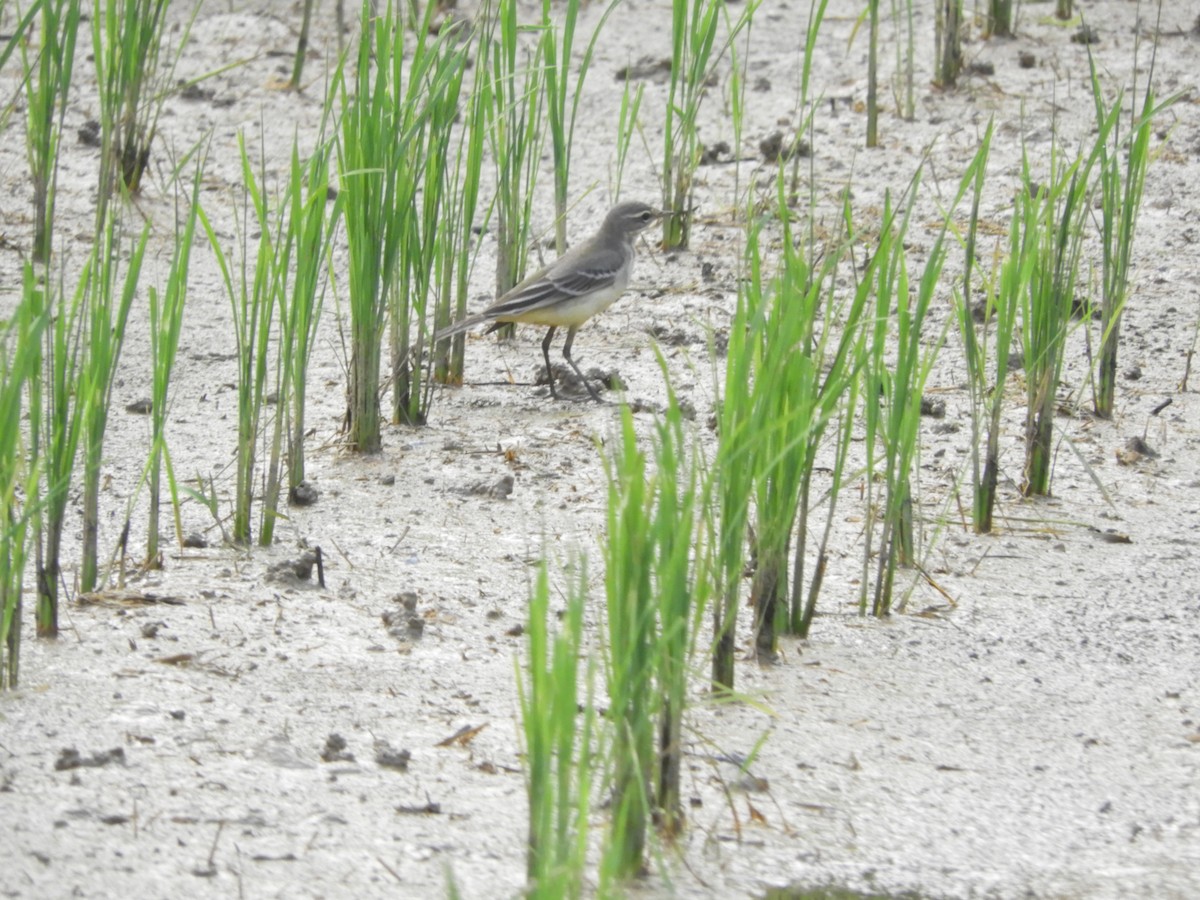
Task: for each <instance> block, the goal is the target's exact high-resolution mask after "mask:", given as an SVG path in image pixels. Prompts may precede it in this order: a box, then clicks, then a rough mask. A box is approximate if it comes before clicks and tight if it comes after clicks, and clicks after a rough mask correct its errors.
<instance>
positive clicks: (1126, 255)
mask: <svg viewBox="0 0 1200 900" xmlns="http://www.w3.org/2000/svg"><path fill="white" fill-rule="evenodd" d="M1161 12H1162V5H1161V4H1160V5H1159V13H1160V15H1161ZM1135 60H1136V53H1135ZM1088 62H1089V64H1090V67H1091V78H1092V96H1093V97H1094V99H1095V103H1096V123H1097V128H1098V129H1099V130H1100V131H1102V132H1103V131H1105V128H1104V125H1105V123H1106V122H1108V121H1109V120H1111V121H1112V123H1113V124H1112V126H1111V128H1110V129H1108V132H1109V133H1110V134H1111V141H1109V140H1105V141H1103V142H1097V149H1098V150H1099V157H1100V158H1099V161H1098V169H1097V179H1098V181H1099V183H1100V201H1101V204H1100V222H1099V225H1100V250H1101V255H1102V268H1101V279H1100V285H1101V303H1100V353H1099V361H1098V367H1097V374H1096V383H1095V387H1094V390H1093V398H1094V399H1093V405H1094V409H1095V411H1096V415H1098V416H1102V417H1104V418H1106V419H1108V418H1112V414H1113V405H1114V402H1115V395H1116V385H1117V349H1118V345H1119V343H1120V336H1121V316H1122V313H1123V312H1124V310H1125V301H1126V298H1127V296H1128V292H1129V264H1130V260H1131V258H1132V255H1133V239H1134V233H1135V230H1136V228H1137V218H1138V212H1139V210H1140V209H1141V205H1142V189H1143V187H1144V186H1145V183H1146V169H1147V167H1148V165H1149V162H1150V134H1151V126H1152V123H1153V121H1154V117H1155V115H1156V114H1157V113H1158V112H1160V111H1161V110H1162V109H1164V108H1165V107H1166V106H1168V105H1170V104H1171V103H1172V102H1174V100H1173V99H1171V100H1168V101H1167V102H1166V103H1163V104H1161V105H1159V106H1155V102H1154V88H1153V86H1152V83H1151V82H1152V80H1153V73H1154V65H1153V63H1151V66H1150V75H1149V77H1148V78H1147V83H1146V90H1145V93H1144V94H1143V95H1142V102H1141V111H1140V113H1139V112H1138V111H1137V110H1136V109H1133V110H1131V112H1130V127H1129V134H1128V135H1127V136H1126V137H1125V138H1124V139H1122V136H1121V127H1120V111H1121V109H1122V108H1123V106H1124V101H1125V92H1124V91H1123V90H1122V91H1118V93H1117V96H1116V98H1115V99H1114V100H1113V103H1112V105H1111V106H1109V107H1107V108H1106V105H1105V103H1104V96H1103V91H1102V89H1101V86H1100V76H1099V74H1098V73H1097V71H1096V61H1095V59H1094V58H1092V55H1091V53H1090V51H1089V53H1088ZM1135 71H1136V66H1135ZM1122 150H1124V151H1125V153H1124V154H1122V152H1121V151H1122ZM1122 156H1124V165H1122Z"/></svg>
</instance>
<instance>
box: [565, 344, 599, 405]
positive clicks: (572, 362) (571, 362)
mask: <svg viewBox="0 0 1200 900" xmlns="http://www.w3.org/2000/svg"><path fill="white" fill-rule="evenodd" d="M578 330H579V329H578V328H572V329H571V330H569V331H568V332H567V340H566V342H565V343H564V344H563V359H565V360H566V361H567V363H568V364H569V365H570V366H571V368H572V369H574V370H575V374H576V375H578V376H579V380H580V381H582V382H583V386H584V387H585V388H587V391H588V393H589V394H591V395H592V399H593V400H595V401H596V402H597V403H603V402H604V401H603V400H601V399H600V395H599V394H597V393H596V389H595V388H593V387H592V386H591V385H590V384H589V383H588V380H587V377H586V376H585V375H584V374H583V373H582V372H580V371H579V366H577V365H575V360H573V359H571V344H572V342H573V341H574V340H575V332H577V331H578Z"/></svg>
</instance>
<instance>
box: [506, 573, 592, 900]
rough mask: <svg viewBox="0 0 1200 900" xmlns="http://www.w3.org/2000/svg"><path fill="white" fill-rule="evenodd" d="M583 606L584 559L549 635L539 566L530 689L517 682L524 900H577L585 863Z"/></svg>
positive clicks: (588, 777)
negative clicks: (524, 815)
mask: <svg viewBox="0 0 1200 900" xmlns="http://www.w3.org/2000/svg"><path fill="white" fill-rule="evenodd" d="M586 601H587V566H586V560H585V561H582V562H581V563H580V564H579V574H578V577H577V578H573V579H572V587H571V590H570V593H569V596H568V598H567V609H566V615H565V616H564V617H563V619H562V626H561V628H560V629H559V631H558V633H557V634H554V635H551V632H550V625H549V618H550V579H549V575H548V573H547V568H546V564H545V562H543V563H542V566H541V567H540V569H539V570H538V578H537V583H536V585H535V586H534V590H533V594H532V596H531V598H530V603H529V629H528V635H529V661H528V676H527V678H528V687H526V678H525V677H522V676H521V674H520V672H518V675H517V690H518V696H519V699H520V704H521V726H522V735H523V737H524V739H525V748H524V749H525V772H526V782H525V786H526V792H527V795H528V800H529V838H528V846H527V851H526V877H527V879H528V884H527V887H526V895H527V896H529V897H538V898H547V900H551V898H560V897H579V896H581V895H582V893H583V875H584V867H585V865H586V863H587V848H588V816H589V815H590V813H591V809H592V778H593V764H594V758H595V755H596V753H597V748H596V747H595V746H594V745H595V742H596V740H597V737H598V735H597V728H596V723H597V716H596V711H595V705H594V703H593V696H592V686H593V684H594V683H595V682H594V677H593V676H594V671H595V670H594V665H593V663H591V662H590V661H589V662H588V663H587V664H586V674H584V675H583V678H582V679H581V673H580V665H581V659H582V658H583V656H584V643H583V612H584V607H585V605H586ZM581 689H582V691H581ZM581 692H582V693H583V696H582V697H581V696H580V694H581Z"/></svg>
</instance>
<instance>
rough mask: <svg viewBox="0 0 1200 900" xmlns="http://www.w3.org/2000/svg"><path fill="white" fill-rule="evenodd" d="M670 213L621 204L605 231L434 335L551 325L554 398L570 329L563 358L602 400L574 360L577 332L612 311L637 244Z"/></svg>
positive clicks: (545, 346)
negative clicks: (559, 349) (556, 354)
mask: <svg viewBox="0 0 1200 900" xmlns="http://www.w3.org/2000/svg"><path fill="white" fill-rule="evenodd" d="M664 215H666V214H665V213H664V212H663V211H661V210H658V209H655V208H654V207H652V206H649V205H647V204H645V203H641V202H638V201H636V200H632V201H627V202H625V203H619V204H617V205H616V206H614V207H613V208H612V209H610V210H609V211H608V214H607V215H606V216H605V217H604V223H603V224H602V225H601V226H600V230H599V231H597V232H596V233H595V234H594V235H592V237H590V238H588V239H587V240H586V241H584V242H583V243H582V244H578V245H576V246H575V247H572V248H571V249H570V250H568V251H567V252H566V253H564V254H563V255H562V256H560V257H559V258H558V259H556V260H555V261H554V262H552V263H550V265H548V266H546V267H545V268H544V269H542V270H541V271H538V272H535V273H534V274H532V275H530V276H529V277H528V278H526V279H525V280H524V281H522V282H521V283H520V284H518V285H517V286H516V287H514V288H513V289H512V290H510V291H508V292H507V293H505V294H504V295H503V296H502V297H500V299H498V300H497V301H496V302H495V303H493V304H492V305H491V306H489V307H488V308H487V309H485V310H484V311H483V312H480V313H476V314H475V315H473V316H468V317H467V318H465V319H462V320H460V321H458V322H455V323H454V324H452V325H448V326H446V327H445V328H443V329H441V330H439V331H437V332H436V333H435V334H434V336H433V339H434V340H435V341H440V340H442V339H444V338H451V337H454V336H455V335H457V334H461V333H463V332H464V331H468V330H470V329H471V328H474V327H475V326H476V325H481V324H483V323H484V322H491V323H492V324H491V327H490V328H488V330H487V331H486V332H484V333H485V334H491V333H492V332H493V331H495V330H497V329H498V328H500V327H501V326H502V325H505V324H507V323H509V322H521V323H524V324H527V325H544V326H547V327H548V328H549V329H550V330H549V331H547V332H546V337H545V339H543V341H542V357H543V358H544V359H545V360H546V372H547V375H548V377H549V379H550V396H552V397H554V398H555V399H558V392H557V391H556V390H555V389H554V370H553V369H552V368H551V367H550V342H551V341H552V340H553V339H554V333H555V331H557V330H558V329H559V328H566V329H567V340H566V342H565V343H564V344H563V359H565V360H566V361H567V363H568V364H569V365H570V366H571V368H572V369H574V370H575V374H576V375H578V376H579V380H580V381H581V382H583V386H584V387H585V388H587V390H588V393H589V394H591V396H592V399H593V400H595V401H596V402H597V403H599V402H600V395H599V394H597V393H596V390H595V388H593V387H592V386H591V385H590V384H589V383H588V380H587V378H585V377H584V374H583V372H581V371H580V370H579V366H577V365H576V364H575V360H573V359H572V358H571V345H572V343H574V341H575V333H576V332H577V331H579V328H580V326H581V325H583V323H584V322H586V321H587V320H588V319H590V318H591V317H592V316H594V315H596V314H597V313H601V312H603V311H604V310H606V309H608V307H610V306H612V304H613V303H615V302H616V301H617V299H618V298H619V297H620V296H621V295H622V294H624V293H625V289H626V288H627V287H629V279H630V276H631V275H632V274H633V260H634V255H635V254H634V249H633V242H634V240H635V239H636V238H637V236H638V235H639V234H641V232H643V231H644V230H646V229H647V228H649V227H650V226H651V225H653V224H654V223H655V222H657V221H659V220H660V219H661V218H663V216H664Z"/></svg>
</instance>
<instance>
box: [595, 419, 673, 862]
mask: <svg viewBox="0 0 1200 900" xmlns="http://www.w3.org/2000/svg"><path fill="white" fill-rule="evenodd" d="M606 465H607V467H608V529H607V532H606V540H605V575H604V583H605V591H606V594H607V597H608V647H607V654H608V658H607V662H608V666H607V669H608V671H607V685H608V696H609V716H610V719H611V722H612V727H613V730H614V735H613V751H612V752H613V764H614V771H613V776H612V777H613V801H612V807H611V808H612V813H611V816H612V822H611V830H610V839H609V843H608V847H607V849H606V851H605V854H604V860H603V862H602V863H601V872H602V878H603V877H604V876H605V875H607V876H608V877H609V878H610V879H620V878H625V877H628V876H630V875H633V874H634V873H636V872H637V871H638V870H639V869H640V868H641V866H642V860H643V858H644V854H645V847H646V837H647V825H648V823H649V820H650V813H651V805H652V803H651V797H652V796H653V794H652V786H651V779H652V778H653V773H654V722H655V718H656V716H657V713H658V711H659V710H658V707H657V704H656V703H655V700H654V696H653V687H654V681H653V679H654V645H655V643H654V642H655V633H654V626H655V613H656V602H655V598H654V593H653V582H652V577H651V573H652V572H653V568H654V552H655V533H654V530H653V529H654V496H653V488H652V487H651V486H650V483H649V482H650V478H651V476H650V474H649V472H648V471H647V465H646V455H645V453H644V452H643V451H642V450H641V449H640V448H639V447H638V441H637V435H636V434H635V433H634V430H633V416H632V415H631V413H630V412H629V409H628V407H623V408H622V413H621V433H620V437H619V440H618V443H617V445H616V447H615V448H614V452H613V454H612V455H611V457H610V458H608V459H607V460H606Z"/></svg>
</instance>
